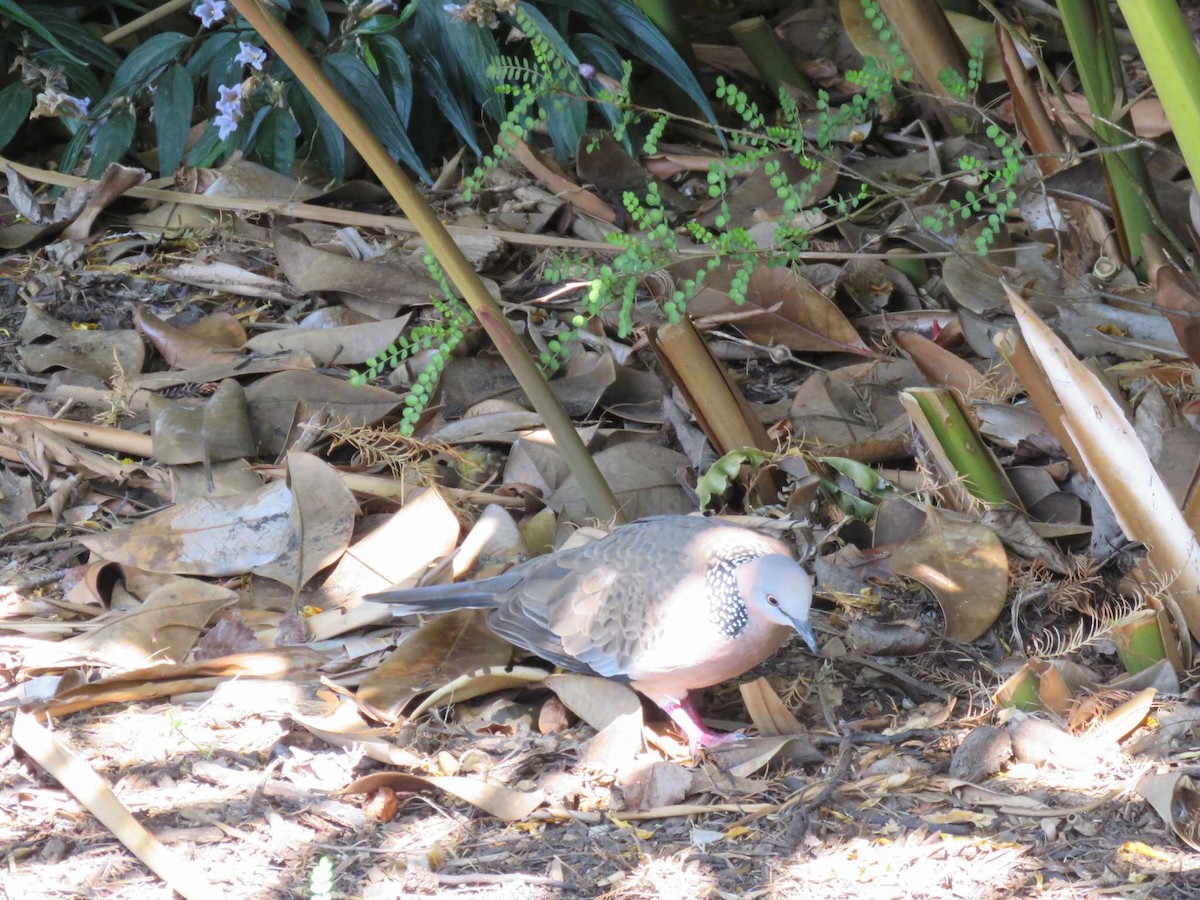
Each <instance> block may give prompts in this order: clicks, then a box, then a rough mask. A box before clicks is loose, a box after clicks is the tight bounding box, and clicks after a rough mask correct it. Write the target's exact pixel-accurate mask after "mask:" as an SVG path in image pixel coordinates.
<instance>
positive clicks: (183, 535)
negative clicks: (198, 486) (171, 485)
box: [80, 482, 295, 577]
mask: <svg viewBox="0 0 1200 900" xmlns="http://www.w3.org/2000/svg"><path fill="white" fill-rule="evenodd" d="M291 506H292V492H291V491H290V490H289V489H288V487H287V485H286V484H284V483H283V482H276V483H274V484H269V485H267V486H266V487H264V488H263V489H262V490H260V491H257V492H255V493H253V494H244V495H242V496H238V497H218V498H216V499H209V498H200V499H198V500H192V501H190V502H188V503H184V504H182V505H180V506H174V507H171V508H170V509H166V510H164V511H162V512H159V513H155V514H154V515H152V516H149V517H147V518H145V519H142V520H141V521H139V522H137V523H136V524H134V525H130V526H126V527H124V528H115V529H113V530H112V531H110V532H107V533H106V534H98V535H95V536H90V537H84V538H81V539H80V543H82V544H83V545H84V546H85V547H87V548H88V549H89V550H91V551H92V552H93V553H95V554H97V555H98V556H101V557H103V558H104V559H109V560H112V561H113V562H119V563H123V564H125V565H129V566H136V567H137V568H139V569H147V570H149V571H151V572H172V573H175V574H181V575H208V576H214V577H220V576H226V575H241V574H243V573H245V572H248V571H250V570H251V569H253V568H254V567H255V566H263V565H266V564H267V563H269V562H271V561H272V560H274V559H276V558H278V557H279V555H280V554H281V553H283V552H284V551H285V550H286V549H287V548H288V545H289V543H290V542H291V541H292V539H293V538H294V537H295V535H294V532H293V529H292V523H291Z"/></svg>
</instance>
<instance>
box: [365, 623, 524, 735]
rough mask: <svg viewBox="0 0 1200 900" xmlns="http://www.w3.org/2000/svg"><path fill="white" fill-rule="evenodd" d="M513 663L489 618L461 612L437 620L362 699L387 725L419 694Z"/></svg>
mask: <svg viewBox="0 0 1200 900" xmlns="http://www.w3.org/2000/svg"><path fill="white" fill-rule="evenodd" d="M511 658H512V646H511V645H510V644H509V643H508V642H507V641H505V640H504V639H503V638H500V637H497V636H496V635H495V634H494V633H493V632H492V630H491V629H490V628H488V627H487V614H486V613H483V612H480V611H479V610H472V609H459V610H454V611H453V612H448V613H445V614H444V615H440V616H432V617H430V619H429V620H428V621H427V622H426V623H425V624H424V625H422V626H420V627H419V628H418V629H417V630H416V631H413V632H410V633H409V634H407V635H405V636H404V638H403V640H401V641H400V643H399V644H397V645H396V650H395V652H394V653H392V655H391V656H389V657H388V658H387V659H385V660H384V661H383V662H382V663H380V664H379V666H378V667H377V668H376V669H375V671H373V672H371V673H370V674H369V675H368V676H367V677H366V678H365V679H364V680H363V683H362V685H361V686H360V687H359V689H358V700H359V702H360V703H361V704H362V705H363V706H365V707H367V708H368V709H370V710H371V711H372V713H374V714H375V715H377V716H378V717H379V718H381V719H383V720H384V721H389V722H391V721H395V720H396V718H397V717H398V716H399V715H400V714H401V713H402V712H403V710H404V707H405V706H407V705H408V704H409V703H410V702H412V700H414V699H415V698H416V697H417V695H419V694H424V693H426V692H428V691H432V690H436V689H437V688H440V687H443V686H444V685H446V684H449V683H450V682H452V681H454V680H455V679H456V678H458V677H460V676H461V675H465V674H467V673H469V672H474V671H475V670H477V669H487V668H491V667H493V666H505V665H507V664H508V661H509V660H510V659H511Z"/></svg>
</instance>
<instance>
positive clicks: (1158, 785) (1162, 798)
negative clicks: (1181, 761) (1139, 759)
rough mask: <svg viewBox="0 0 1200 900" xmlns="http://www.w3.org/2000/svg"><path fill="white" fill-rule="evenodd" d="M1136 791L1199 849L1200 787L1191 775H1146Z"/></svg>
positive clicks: (1181, 836) (1188, 841) (1178, 835)
mask: <svg viewBox="0 0 1200 900" xmlns="http://www.w3.org/2000/svg"><path fill="white" fill-rule="evenodd" d="M1137 792H1138V793H1139V794H1141V795H1142V796H1143V797H1144V798H1145V799H1146V802H1147V803H1149V804H1150V806H1151V807H1153V808H1154V811H1155V812H1156V813H1158V814H1159V816H1160V817H1161V818H1162V820H1163V821H1164V822H1166V823H1167V825H1168V826H1169V827H1170V829H1171V830H1172V831H1173V832H1175V835H1176V837H1178V838H1179V839H1180V840H1181V841H1183V842H1184V843H1185V844H1187V845H1188V846H1189V847H1191V848H1192V849H1193V850H1197V851H1200V787H1198V786H1197V784H1196V780H1195V779H1194V778H1192V776H1190V775H1185V774H1183V773H1181V772H1168V773H1166V774H1163V775H1147V776H1146V777H1145V778H1143V779H1142V780H1141V781H1139V782H1138V785H1137Z"/></svg>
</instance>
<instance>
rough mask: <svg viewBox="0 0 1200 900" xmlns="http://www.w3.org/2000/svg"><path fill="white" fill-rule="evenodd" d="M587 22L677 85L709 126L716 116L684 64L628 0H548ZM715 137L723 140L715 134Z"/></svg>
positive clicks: (702, 90) (659, 32) (655, 27)
mask: <svg viewBox="0 0 1200 900" xmlns="http://www.w3.org/2000/svg"><path fill="white" fill-rule="evenodd" d="M548 2H550V3H554V4H557V5H559V6H564V7H566V8H568V9H571V10H574V11H575V12H578V13H580V14H581V15H584V16H586V17H587V18H589V19H591V20H592V22H593V23H594V24H595V26H596V28H597V30H598V31H599V32H600V33H601V34H603V35H604V36H605V37H607V38H608V39H609V40H611V41H612V42H613V43H614V44H616V45H617V46H618V47H621V48H623V49H625V50H628V51H629V52H630V53H633V54H634V55H635V56H638V57H641V58H642V59H643V60H645V61H646V62H648V63H649V64H650V65H651V66H653V67H654V68H655V69H657V70H658V71H659V72H661V73H662V74H663V75H664V76H665V77H666V78H668V79H669V80H670V81H672V82H674V83H675V84H676V85H678V86H679V88H680V89H681V90H683V92H684V93H686V94H687V95H688V96H689V97H690V98H691V99H692V100H693V101H694V102H695V104H696V105H697V106H698V107H700V110H701V111H702V112H703V113H704V117H705V118H706V119H708V121H709V122H711V123H712V124H713V125H716V124H717V117H716V115H714V113H713V110H712V107H711V106H710V105H709V102H708V97H707V96H705V94H704V89H703V88H702V87H700V82H698V81H697V80H696V76H695V75H693V74H692V70H691V69H689V68H688V65H687V63H685V62H684V61H683V58H682V57H680V55H679V54H678V53H677V52H676V50H675V48H674V47H672V46H671V42H670V41H668V40H667V39H666V38H665V37H664V36H663V33H662V32H661V31H659V30H658V28H657V26H655V24H654V23H653V22H651V21H650V20H649V19H647V18H646V16H645V14H643V13H642V11H641V10H640V9H638V8H637V7H636V6H634V5H633V4H632V3H630V2H629V0H548ZM718 137H721V139H722V141H724V138H723V137H722V136H721V134H720V132H718Z"/></svg>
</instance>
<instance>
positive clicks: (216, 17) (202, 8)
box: [192, 0, 225, 28]
mask: <svg viewBox="0 0 1200 900" xmlns="http://www.w3.org/2000/svg"><path fill="white" fill-rule="evenodd" d="M192 14H193V15H194V16H195V17H196V18H197V19H199V20H200V24H201V25H203V26H204V27H205V28H212V27H213V26H214V25H215V24H217V23H218V22H220V21H221V20H223V19H224V18H225V0H200V5H199V6H197V7H196V8H195V9H194V10H192Z"/></svg>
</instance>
